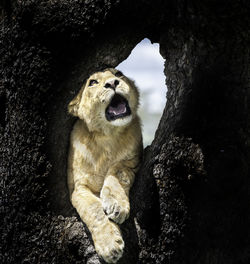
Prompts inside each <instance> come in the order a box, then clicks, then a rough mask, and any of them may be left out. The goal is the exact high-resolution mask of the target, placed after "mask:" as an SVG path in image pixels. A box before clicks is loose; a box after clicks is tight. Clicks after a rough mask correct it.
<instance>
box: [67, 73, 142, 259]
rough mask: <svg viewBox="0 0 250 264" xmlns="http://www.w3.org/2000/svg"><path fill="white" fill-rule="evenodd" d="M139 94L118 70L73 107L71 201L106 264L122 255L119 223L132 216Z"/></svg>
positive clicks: (95, 79)
mask: <svg viewBox="0 0 250 264" xmlns="http://www.w3.org/2000/svg"><path fill="white" fill-rule="evenodd" d="M138 100H139V93H138V90H137V88H136V87H135V85H134V83H133V82H132V81H131V80H129V79H128V78H127V77H125V76H124V75H123V74H122V73H121V72H120V71H117V70H116V69H106V70H104V71H102V72H97V73H94V74H93V75H91V76H90V77H89V78H88V80H87V81H86V83H85V84H84V85H83V87H82V88H81V90H80V92H79V93H78V94H77V96H76V97H75V98H74V99H73V100H72V101H71V102H70V103H69V105H68V110H69V113H70V114H72V115H74V116H77V117H79V119H78V120H77V121H76V123H75V125H74V128H73V130H72V132H71V136H70V149H69V157H68V185H69V191H70V198H71V202H72V204H73V206H74V207H75V208H76V210H77V212H78V214H79V215H80V217H81V219H82V220H83V221H84V222H85V224H86V225H87V226H88V229H89V230H90V232H91V234H92V238H93V241H94V244H95V248H96V251H97V253H98V254H99V255H100V256H101V257H102V258H103V259H104V260H105V261H106V262H108V263H116V262H117V261H118V259H119V258H120V257H121V256H122V254H123V248H124V241H123V239H122V235H121V231H120V229H119V226H118V225H117V224H121V223H123V222H124V221H125V220H126V219H127V218H128V217H129V211H130V204H129V190H130V187H131V186H132V184H133V181H134V176H135V172H136V171H137V170H138V167H139V162H140V158H141V154H142V136H141V127H140V120H139V117H138V116H137V108H138Z"/></svg>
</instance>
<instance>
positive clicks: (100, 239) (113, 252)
mask: <svg viewBox="0 0 250 264" xmlns="http://www.w3.org/2000/svg"><path fill="white" fill-rule="evenodd" d="M93 240H94V243H95V248H96V252H97V254H98V255H99V256H101V257H102V258H103V259H104V260H105V261H106V262H107V263H116V262H117V261H118V260H119V259H120V258H121V257H122V254H123V249H124V241H123V239H122V236H121V233H120V230H119V227H118V226H116V224H115V223H112V222H110V221H108V223H107V224H105V225H104V226H102V227H101V228H100V229H99V231H97V232H95V235H94V236H93Z"/></svg>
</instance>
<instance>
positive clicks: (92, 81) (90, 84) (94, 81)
mask: <svg viewBox="0 0 250 264" xmlns="http://www.w3.org/2000/svg"><path fill="white" fill-rule="evenodd" d="M94 84H98V81H97V80H90V81H89V86H93V85H94Z"/></svg>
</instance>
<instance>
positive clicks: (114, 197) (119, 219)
mask: <svg viewBox="0 0 250 264" xmlns="http://www.w3.org/2000/svg"><path fill="white" fill-rule="evenodd" d="M122 191H123V190H122ZM122 191H121V192H120V193H114V192H112V190H111V189H110V188H109V187H107V186H104V187H103V188H102V191H101V194H100V197H101V200H102V207H103V210H104V212H105V213H106V215H107V216H108V218H110V219H112V220H113V221H114V222H116V223H118V224H121V223H123V222H124V221H125V220H126V219H127V218H128V217H129V211H130V205H129V201H128V198H127V196H126V195H125V193H124V194H123V192H122Z"/></svg>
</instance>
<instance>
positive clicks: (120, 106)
mask: <svg viewBox="0 0 250 264" xmlns="http://www.w3.org/2000/svg"><path fill="white" fill-rule="evenodd" d="M108 111H109V113H110V114H113V115H121V114H124V113H126V104H125V103H124V102H119V103H117V104H116V105H114V106H111V105H110V106H109V108H108Z"/></svg>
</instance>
